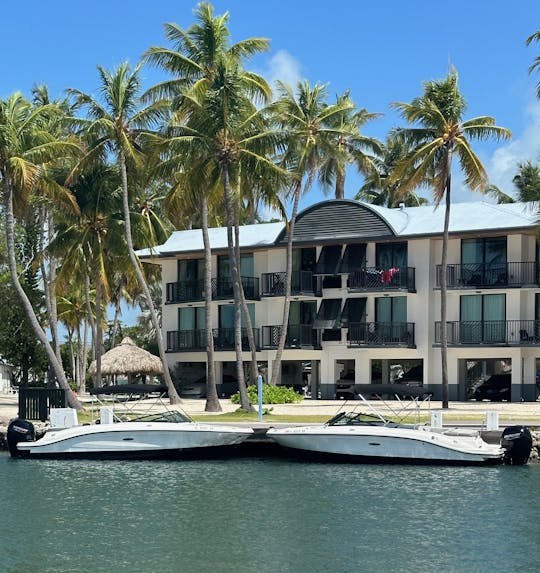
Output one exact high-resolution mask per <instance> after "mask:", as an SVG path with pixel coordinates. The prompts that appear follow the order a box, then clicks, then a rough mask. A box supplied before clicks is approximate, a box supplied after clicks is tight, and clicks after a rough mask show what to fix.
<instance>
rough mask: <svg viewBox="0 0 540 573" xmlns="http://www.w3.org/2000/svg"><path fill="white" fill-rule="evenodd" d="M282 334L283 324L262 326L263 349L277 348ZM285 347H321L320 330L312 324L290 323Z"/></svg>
mask: <svg viewBox="0 0 540 573" xmlns="http://www.w3.org/2000/svg"><path fill="white" fill-rule="evenodd" d="M280 336H281V325H276V326H263V327H262V345H261V348H263V349H272V348H277V347H278V344H279V338H280ZM285 348H304V349H305V348H313V349H320V348H321V342H320V331H318V330H313V325H311V324H289V326H288V327H287V338H286V339H285Z"/></svg>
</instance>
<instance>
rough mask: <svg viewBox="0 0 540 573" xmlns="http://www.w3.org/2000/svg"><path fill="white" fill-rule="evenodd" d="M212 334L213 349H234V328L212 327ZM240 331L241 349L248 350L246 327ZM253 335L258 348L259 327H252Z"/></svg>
mask: <svg viewBox="0 0 540 573" xmlns="http://www.w3.org/2000/svg"><path fill="white" fill-rule="evenodd" d="M212 333H213V335H214V350H215V351H216V352H219V351H220V350H234V328H214V329H213V330H212ZM241 333H242V350H245V351H248V350H249V340H248V336H247V328H242V329H241ZM253 337H254V338H255V347H256V348H257V349H259V329H258V328H254V329H253Z"/></svg>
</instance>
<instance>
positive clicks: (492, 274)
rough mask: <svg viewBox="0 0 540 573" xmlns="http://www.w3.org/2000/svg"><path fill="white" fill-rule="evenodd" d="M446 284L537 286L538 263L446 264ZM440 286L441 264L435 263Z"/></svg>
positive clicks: (458, 286) (539, 281) (539, 276)
mask: <svg viewBox="0 0 540 573" xmlns="http://www.w3.org/2000/svg"><path fill="white" fill-rule="evenodd" d="M446 284H447V288H449V289H467V288H471V289H475V288H522V287H538V286H539V285H540V272H539V268H538V263H536V262H532V263H498V264H489V265H487V264H482V263H467V264H462V265H447V267H446ZM440 286H441V265H437V288H440Z"/></svg>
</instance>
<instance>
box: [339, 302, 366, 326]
mask: <svg viewBox="0 0 540 573" xmlns="http://www.w3.org/2000/svg"><path fill="white" fill-rule="evenodd" d="M365 321H366V299H365V298H348V299H347V300H346V301H345V306H344V307H343V310H342V311H341V318H340V322H341V328H348V327H349V324H351V323H352V324H355V323H359V322H365Z"/></svg>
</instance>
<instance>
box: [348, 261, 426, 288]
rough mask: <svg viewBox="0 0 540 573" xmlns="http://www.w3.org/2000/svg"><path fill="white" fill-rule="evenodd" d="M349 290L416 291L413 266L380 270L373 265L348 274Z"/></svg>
mask: <svg viewBox="0 0 540 573" xmlns="http://www.w3.org/2000/svg"><path fill="white" fill-rule="evenodd" d="M347 288H348V290H349V292H386V291H404V292H416V280H415V269H414V267H399V268H398V267H394V268H391V269H388V270H380V269H377V268H375V267H370V268H366V269H363V270H361V271H355V272H353V273H350V274H349V280H348V282H347Z"/></svg>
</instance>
